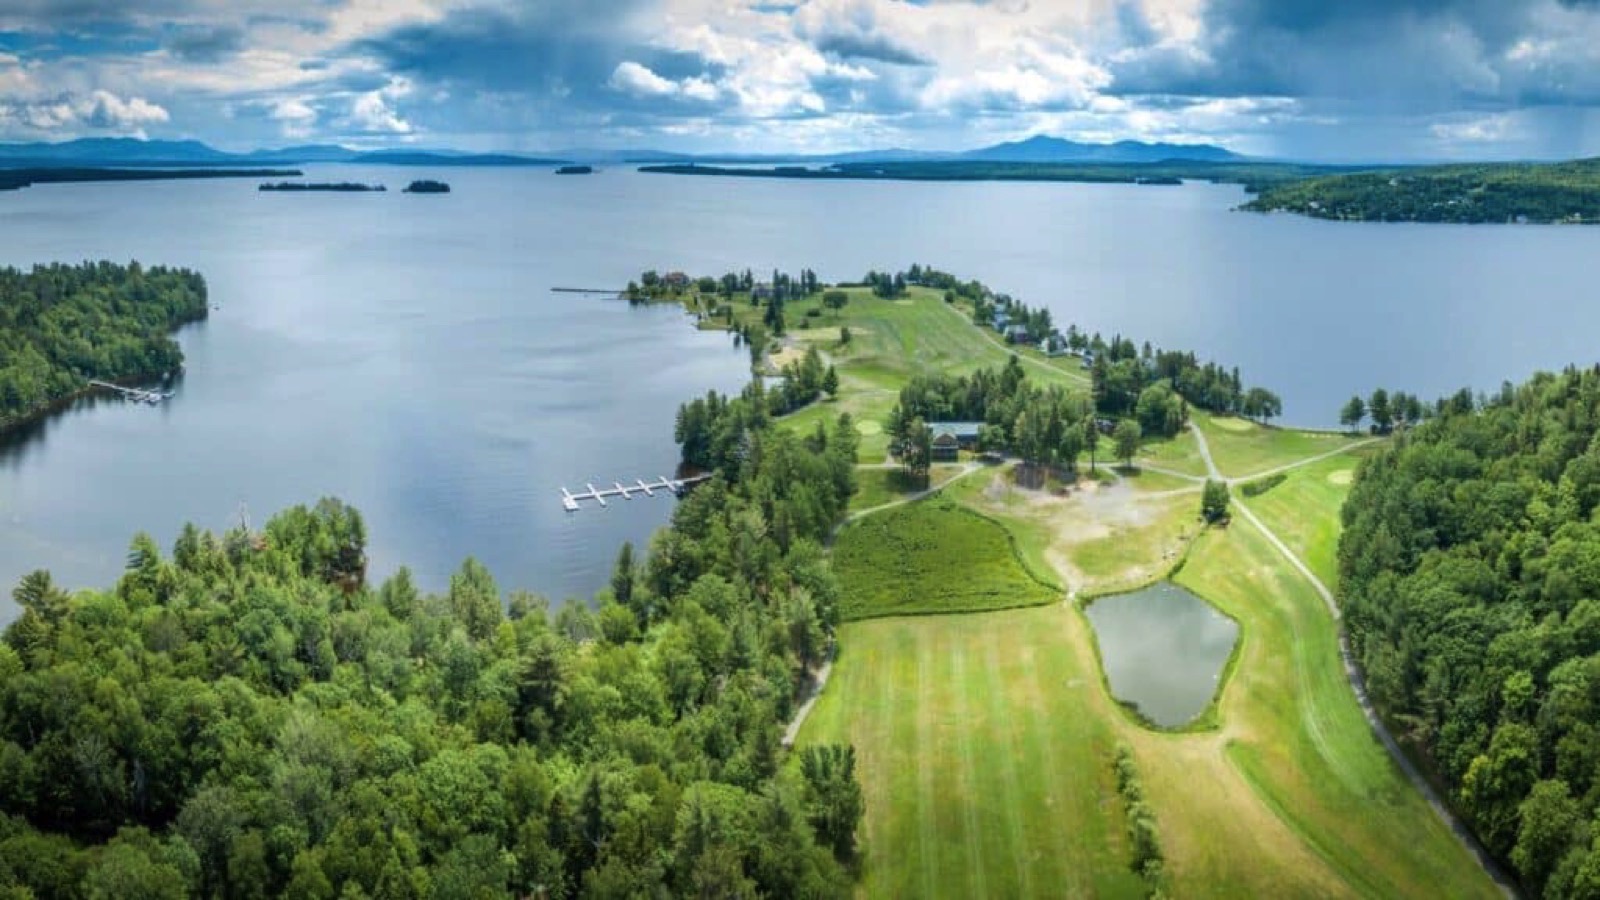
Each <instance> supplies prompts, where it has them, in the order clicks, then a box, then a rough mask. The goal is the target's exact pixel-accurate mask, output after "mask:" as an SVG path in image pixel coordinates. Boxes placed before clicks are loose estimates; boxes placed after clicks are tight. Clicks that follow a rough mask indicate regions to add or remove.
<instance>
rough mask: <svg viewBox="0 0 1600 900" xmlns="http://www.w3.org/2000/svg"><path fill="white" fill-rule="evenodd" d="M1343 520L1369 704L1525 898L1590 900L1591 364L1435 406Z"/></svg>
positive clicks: (1598, 673) (1597, 606)
mask: <svg viewBox="0 0 1600 900" xmlns="http://www.w3.org/2000/svg"><path fill="white" fill-rule="evenodd" d="M1480 406H1481V408H1479V407H1480ZM1343 516H1344V521H1345V526H1346V530H1345V533H1344V537H1343V539H1342V541H1341V545H1340V549H1339V556H1340V572H1341V575H1342V583H1343V594H1344V597H1345V601H1344V603H1345V611H1346V616H1347V621H1348V628H1349V632H1350V637H1351V640H1352V643H1353V647H1354V652H1355V653H1356V655H1357V657H1358V659H1359V661H1360V663H1361V665H1362V667H1363V668H1364V669H1365V671H1366V675H1367V684H1368V687H1369V689H1370V692H1371V696H1372V698H1373V700H1374V701H1375V702H1376V703H1377V704H1378V706H1379V708H1380V709H1381V710H1382V711H1383V713H1384V715H1385V717H1386V718H1387V719H1388V720H1389V721H1390V722H1391V723H1393V724H1394V725H1395V726H1396V733H1397V734H1398V735H1401V736H1402V737H1404V738H1405V739H1407V741H1408V742H1409V743H1410V744H1411V745H1412V746H1413V747H1414V748H1415V749H1417V750H1420V751H1421V752H1422V754H1423V755H1424V756H1425V758H1426V760H1427V761H1429V762H1430V763H1431V764H1432V765H1433V766H1434V767H1435V769H1436V771H1437V773H1438V774H1439V776H1440V777H1441V778H1442V779H1443V780H1444V782H1445V784H1446V785H1447V786H1448V787H1449V788H1450V791H1451V793H1452V795H1453V800H1454V803H1455V805H1456V806H1457V807H1458V808H1459V809H1460V811H1461V812H1462V813H1463V814H1464V816H1465V817H1466V819H1467V820H1468V821H1469V822H1470V823H1471V825H1472V826H1473V828H1474V830H1475V831H1476V832H1477V833H1478V835H1479V837H1480V838H1481V839H1482V840H1483V842H1484V843H1485V845H1486V846H1487V847H1488V848H1489V850H1490V851H1491V852H1493V853H1494V854H1495V855H1496V856H1498V857H1500V858H1501V859H1502V860H1505V861H1508V862H1509V863H1510V864H1511V865H1512V867H1513V868H1514V869H1515V871H1516V873H1517V875H1518V877H1519V879H1520V880H1521V882H1522V883H1523V885H1524V887H1525V888H1526V889H1527V891H1528V895H1529V896H1531V897H1550V898H1557V897H1562V898H1565V897H1588V898H1593V897H1600V820H1597V818H1596V814H1597V811H1600V600H1597V599H1596V598H1600V369H1585V370H1568V371H1566V372H1564V373H1562V374H1560V375H1541V376H1538V377H1536V378H1534V379H1533V380H1532V381H1530V382H1529V383H1527V384H1525V385H1523V386H1521V387H1518V388H1512V387H1511V386H1509V385H1507V386H1506V387H1505V388H1504V389H1502V391H1501V392H1500V393H1499V394H1498V395H1497V396H1495V397H1493V398H1491V399H1489V400H1488V401H1487V402H1484V403H1482V404H1478V403H1475V402H1474V401H1473V399H1472V397H1471V395H1470V394H1467V393H1462V394H1458V395H1457V396H1456V397H1455V398H1454V399H1452V400H1451V401H1448V402H1445V403H1441V404H1440V405H1439V407H1438V415H1436V416H1434V417H1433V418H1431V419H1430V420H1428V421H1426V422H1423V423H1422V424H1420V425H1417V426H1415V427H1411V428H1402V429H1400V430H1399V432H1398V435H1397V437H1396V438H1395V440H1394V442H1393V444H1392V446H1389V447H1387V448H1386V449H1384V450H1383V451H1382V452H1381V453H1379V454H1377V455H1375V456H1374V457H1373V458H1372V459H1371V460H1370V461H1369V462H1367V463H1365V464H1364V465H1363V467H1362V470H1361V473H1360V477H1359V478H1358V479H1357V482H1356V485H1355V488H1354V490H1353V492H1352V493H1351V495H1350V498H1349V500H1348V502H1347V503H1346V505H1345V508H1344V513H1343Z"/></svg>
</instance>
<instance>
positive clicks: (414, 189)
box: [405, 179, 450, 194]
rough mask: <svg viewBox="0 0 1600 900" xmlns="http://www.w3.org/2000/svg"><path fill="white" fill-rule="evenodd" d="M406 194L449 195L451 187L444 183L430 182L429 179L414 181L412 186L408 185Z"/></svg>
mask: <svg viewBox="0 0 1600 900" xmlns="http://www.w3.org/2000/svg"><path fill="white" fill-rule="evenodd" d="M405 193H407V194H448V193H450V185H448V184H445V183H444V182H442V181H430V180H428V179H422V180H421V181H413V182H411V183H410V184H408V185H406V189H405Z"/></svg>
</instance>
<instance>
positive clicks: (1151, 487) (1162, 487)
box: [1116, 465, 1201, 493]
mask: <svg viewBox="0 0 1600 900" xmlns="http://www.w3.org/2000/svg"><path fill="white" fill-rule="evenodd" d="M1116 472H1117V474H1118V475H1120V476H1122V479H1123V480H1124V481H1126V482H1128V483H1129V484H1130V485H1132V486H1133V487H1134V488H1135V489H1136V490H1139V491H1141V492H1146V493H1164V492H1167V491H1190V490H1199V489H1200V487H1201V486H1200V485H1199V484H1198V483H1196V482H1195V481H1194V480H1192V479H1189V478H1178V477H1175V476H1172V475H1168V474H1167V473H1165V472H1156V471H1153V470H1151V469H1141V468H1139V467H1138V466H1137V465H1135V466H1134V467H1133V468H1131V469H1126V468H1122V467H1121V466H1119V467H1117V470H1116Z"/></svg>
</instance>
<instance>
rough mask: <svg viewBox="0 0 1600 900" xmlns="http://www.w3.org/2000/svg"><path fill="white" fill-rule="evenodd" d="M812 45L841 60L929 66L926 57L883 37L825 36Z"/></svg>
mask: <svg viewBox="0 0 1600 900" xmlns="http://www.w3.org/2000/svg"><path fill="white" fill-rule="evenodd" d="M814 43H815V46H816V48H817V49H818V50H821V51H822V52H823V53H831V54H833V55H835V56H837V57H839V58H841V59H849V60H872V61H874V62H882V63H889V64H891V65H897V66H926V65H930V64H931V61H930V60H928V59H927V58H926V57H924V56H921V55H920V54H918V53H916V52H915V51H913V50H911V49H909V48H906V47H901V46H899V45H897V44H895V43H894V42H893V41H891V40H889V39H888V38H887V37H885V36H883V35H867V34H846V33H836V34H825V35H822V36H820V37H818V38H817V39H816V40H815V42H814Z"/></svg>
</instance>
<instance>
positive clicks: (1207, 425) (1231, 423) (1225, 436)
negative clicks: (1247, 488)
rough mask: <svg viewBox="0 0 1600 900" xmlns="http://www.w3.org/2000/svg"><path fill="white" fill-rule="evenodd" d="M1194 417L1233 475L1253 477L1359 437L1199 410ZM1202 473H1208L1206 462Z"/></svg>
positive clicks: (1215, 455) (1219, 460) (1225, 470)
mask: <svg viewBox="0 0 1600 900" xmlns="http://www.w3.org/2000/svg"><path fill="white" fill-rule="evenodd" d="M1194 420H1195V423H1196V424H1198V425H1199V426H1200V428H1201V429H1202V430H1203V431H1204V432H1205V434H1206V443H1207V444H1208V445H1209V446H1210V447H1211V458H1212V459H1214V460H1216V463H1217V468H1218V469H1220V470H1222V474H1224V475H1226V476H1228V477H1229V478H1249V477H1251V476H1254V475H1258V474H1260V473H1263V472H1266V471H1269V470H1271V469H1274V468H1277V467H1278V466H1286V465H1289V464H1291V463H1296V462H1300V461H1301V460H1304V459H1308V458H1310V457H1313V456H1317V455H1319V454H1322V453H1328V452H1330V451H1333V450H1338V449H1339V448H1340V447H1347V446H1349V445H1350V444H1352V443H1355V441H1356V439H1353V438H1351V437H1349V436H1347V435H1342V434H1328V433H1323V432H1313V431H1291V430H1288V429H1283V428H1265V427H1263V426H1260V425H1257V424H1255V423H1254V422H1249V421H1246V420H1244V419H1234V418H1222V417H1217V416H1208V415H1204V414H1197V415H1195V417H1194ZM1190 439H1191V440H1192V439H1193V438H1192V436H1191V438H1190ZM1198 474H1202V475H1203V474H1205V469H1204V464H1203V463H1202V467H1201V470H1200V472H1199V473H1198Z"/></svg>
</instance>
